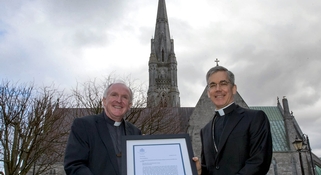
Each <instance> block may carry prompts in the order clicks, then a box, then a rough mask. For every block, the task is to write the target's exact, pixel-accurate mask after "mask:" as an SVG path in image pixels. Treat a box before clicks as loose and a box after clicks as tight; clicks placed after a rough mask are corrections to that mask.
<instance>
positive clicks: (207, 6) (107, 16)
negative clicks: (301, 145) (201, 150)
mask: <svg viewBox="0 0 321 175" xmlns="http://www.w3.org/2000/svg"><path fill="white" fill-rule="evenodd" d="M157 5H158V0H122V1H115V0H92V1H88V0H26V1H17V0H13V1H8V0H0V61H1V62H0V76H1V79H8V80H10V81H20V82H30V81H34V82H35V83H36V84H52V83H55V84H56V85H59V86H60V87H61V88H64V89H71V88H73V87H75V85H76V84H77V82H82V81H86V80H88V79H92V78H97V77H107V76H108V75H110V74H116V75H118V76H128V75H130V76H131V77H132V79H137V80H138V81H139V82H140V83H143V84H145V85H146V86H148V60H149V55H150V40H151V39H152V37H153V35H154V30H155V24H156V12H157ZM166 7H167V15H168V18H169V26H170V33H171V38H173V39H174V43H175V53H176V58H177V61H178V86H179V91H180V98H181V106H183V107H194V106H195V105H196V103H197V101H198V99H199V97H200V95H201V94H202V92H203V90H204V87H205V85H206V83H205V78H204V77H205V73H206V72H207V70H208V69H209V68H211V67H212V66H215V62H214V60H215V59H216V58H218V59H219V60H220V63H219V64H220V65H222V66H225V67H227V68H228V69H230V70H231V71H232V72H234V73H235V75H236V84H237V85H238V92H239V93H240V95H241V96H242V97H243V99H244V100H245V101H246V103H247V104H248V105H250V106H276V103H277V100H276V99H277V97H280V99H282V98H283V96H286V97H287V99H288V101H289V106H290V110H291V111H293V114H294V116H295V118H296V119H297V121H298V123H299V125H300V126H301V129H302V131H303V132H304V133H305V134H307V135H308V136H309V138H310V142H311V146H312V150H313V152H314V153H315V154H317V155H318V156H319V157H321V137H320V136H321V127H320V126H321V119H320V116H321V111H320V107H321V99H320V97H321V92H320V89H321V88H320V87H321V81H320V74H321V59H320V55H321V32H320V31H321V20H320V17H321V10H320V9H321V1H320V0H309V1H302V0H283V1H278V0H261V1H257V0H248V1H218V0H197V1H195V0H166Z"/></svg>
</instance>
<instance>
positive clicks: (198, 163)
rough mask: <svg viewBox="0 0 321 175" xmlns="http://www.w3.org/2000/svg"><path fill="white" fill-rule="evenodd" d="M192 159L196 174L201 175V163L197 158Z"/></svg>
mask: <svg viewBox="0 0 321 175" xmlns="http://www.w3.org/2000/svg"><path fill="white" fill-rule="evenodd" d="M192 159H193V161H194V162H195V164H196V169H197V174H198V175H201V173H202V168H201V162H200V161H199V159H198V157H193V158H192Z"/></svg>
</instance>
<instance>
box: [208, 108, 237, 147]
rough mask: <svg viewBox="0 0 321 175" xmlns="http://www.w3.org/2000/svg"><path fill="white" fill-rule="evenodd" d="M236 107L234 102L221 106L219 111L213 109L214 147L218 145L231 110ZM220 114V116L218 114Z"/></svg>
mask: <svg viewBox="0 0 321 175" xmlns="http://www.w3.org/2000/svg"><path fill="white" fill-rule="evenodd" d="M235 108H236V105H235V103H232V104H230V105H229V106H227V107H226V108H223V109H221V110H223V111H221V112H218V111H215V116H214V117H215V119H214V131H213V132H214V141H215V145H216V147H218V145H219V143H220V139H221V135H222V133H223V131H224V127H225V125H226V123H227V121H228V118H229V116H230V115H231V112H232V111H233V110H234V109H235ZM220 113H221V114H222V116H221V115H220Z"/></svg>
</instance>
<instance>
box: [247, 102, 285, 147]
mask: <svg viewBox="0 0 321 175" xmlns="http://www.w3.org/2000/svg"><path fill="white" fill-rule="evenodd" d="M250 109H256V110H262V111H264V112H265V114H266V115H267V116H268V118H269V121H270V124H271V133H272V142H273V152H275V151H289V150H290V149H289V147H288V144H287V139H286V132H285V126H284V120H283V116H282V113H281V111H280V110H279V108H278V107H277V106H250Z"/></svg>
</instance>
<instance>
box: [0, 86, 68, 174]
mask: <svg viewBox="0 0 321 175" xmlns="http://www.w3.org/2000/svg"><path fill="white" fill-rule="evenodd" d="M66 105H67V98H66V97H65V96H64V94H63V92H60V91H58V90H57V89H55V88H54V85H51V86H48V87H42V88H36V87H35V86H34V84H33V83H20V84H18V83H11V82H10V81H7V80H3V81H2V82H1V84H0V121H1V123H0V138H1V140H0V142H1V144H0V148H1V152H0V155H1V161H2V162H3V165H4V172H5V174H8V175H18V174H19V175H25V174H27V173H28V172H30V171H32V172H33V174H41V173H43V172H45V171H47V170H48V169H50V167H51V166H52V165H53V164H55V163H57V162H61V161H62V154H63V152H64V151H63V150H61V149H62V148H63V147H64V146H63V145H64V144H65V142H66V135H67V134H68V130H66V129H65V128H66V127H64V126H66V125H70V124H68V123H66V122H65V121H64V119H65V115H66V113H65V111H64V110H58V109H59V107H66Z"/></svg>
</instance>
